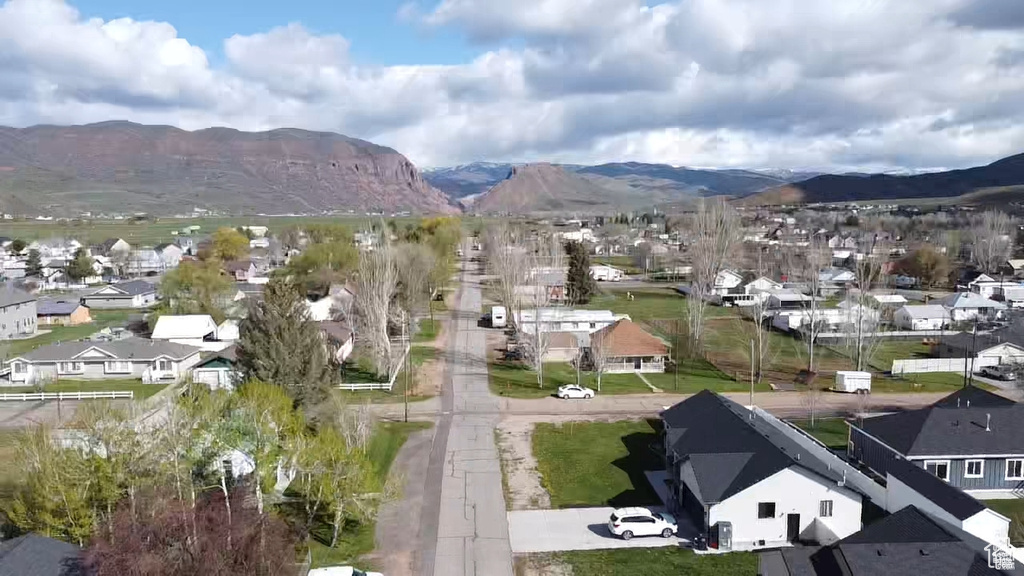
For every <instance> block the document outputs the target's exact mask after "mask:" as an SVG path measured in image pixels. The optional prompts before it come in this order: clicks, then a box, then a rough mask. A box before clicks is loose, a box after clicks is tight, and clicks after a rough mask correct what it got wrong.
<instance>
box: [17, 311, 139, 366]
mask: <svg viewBox="0 0 1024 576" xmlns="http://www.w3.org/2000/svg"><path fill="white" fill-rule="evenodd" d="M139 313H140V312H139V311H135V310H93V311H92V312H91V314H92V318H93V321H92V322H91V323H89V324H82V325H80V326H41V327H40V330H49V332H48V333H46V334H40V335H39V336H36V337H35V338H26V339H25V340H10V341H7V342H5V343H4V344H5V350H4V352H5V353H6V356H7V358H14V357H15V356H19V355H21V354H24V353H26V352H30V351H32V350H35V349H36V348H39V347H40V346H45V345H47V344H54V343H56V342H71V341H74V340H81V339H82V338H87V337H89V336H91V335H92V334H94V333H96V332H99V331H100V330H102V329H104V328H107V327H109V326H122V325H124V324H125V323H126V322H127V321H128V318H129V317H130V316H131V315H132V314H139Z"/></svg>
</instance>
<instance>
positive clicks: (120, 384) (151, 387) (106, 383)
mask: <svg viewBox="0 0 1024 576" xmlns="http://www.w3.org/2000/svg"><path fill="white" fill-rule="evenodd" d="M166 387H167V385H166V384H143V383H142V381H141V380H132V379H128V378H121V379H111V380H71V379H66V378H61V379H60V380H59V381H57V382H52V383H50V384H47V385H45V386H43V390H42V391H43V392H115V391H116V392H120V391H131V392H134V394H135V395H134V399H135V400H142V399H145V398H149V397H150V396H153V395H154V394H156V393H157V392H159V391H161V390H163V389H164V388H166ZM32 392H39V390H38V389H36V388H33V387H32V386H14V387H7V386H4V387H0V394H22V393H26V394H29V393H32Z"/></svg>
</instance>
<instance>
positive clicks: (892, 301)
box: [871, 294, 907, 309]
mask: <svg viewBox="0 0 1024 576" xmlns="http://www.w3.org/2000/svg"><path fill="white" fill-rule="evenodd" d="M871 300H873V301H874V304H875V305H876V306H878V307H879V308H889V309H896V308H899V307H901V306H906V304H907V298H906V297H905V296H902V295H900V294H872V295H871Z"/></svg>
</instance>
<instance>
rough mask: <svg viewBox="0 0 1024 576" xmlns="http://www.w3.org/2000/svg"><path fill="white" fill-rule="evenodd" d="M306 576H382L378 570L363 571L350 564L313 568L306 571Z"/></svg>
mask: <svg viewBox="0 0 1024 576" xmlns="http://www.w3.org/2000/svg"><path fill="white" fill-rule="evenodd" d="M307 576H384V575H383V574H381V573H380V572H363V571H362V570H359V569H358V568H353V567H351V566H328V567H327V568H314V569H312V570H310V571H309V572H308V573H307Z"/></svg>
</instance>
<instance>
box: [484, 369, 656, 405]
mask: <svg viewBox="0 0 1024 576" xmlns="http://www.w3.org/2000/svg"><path fill="white" fill-rule="evenodd" d="M488 370H489V372H490V384H491V391H492V392H494V393H495V394H498V395H499V396H509V397H512V398H544V397H546V396H551V395H552V394H554V393H555V390H556V389H557V388H558V387H559V386H564V385H566V384H575V383H576V369H575V368H573V367H572V365H570V364H568V363H565V362H548V363H546V364H544V387H543V388H539V387H538V386H537V373H536V372H534V371H533V370H531V369H530V368H528V367H527V366H526V365H525V364H522V363H518V362H504V361H496V362H491V363H489V364H488ZM580 384H582V385H584V386H587V387H589V388H592V389H593V390H595V391H596V390H597V378H596V377H595V376H594V374H592V373H590V372H582V373H580ZM651 392H652V391H651V389H650V388H649V387H648V386H647V385H646V384H644V382H643V380H641V379H640V378H638V377H637V376H636V374H605V375H604V376H602V377H601V391H600V392H599V394H650V393H651Z"/></svg>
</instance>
